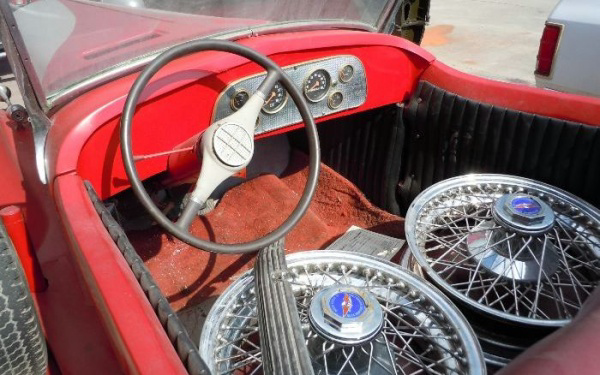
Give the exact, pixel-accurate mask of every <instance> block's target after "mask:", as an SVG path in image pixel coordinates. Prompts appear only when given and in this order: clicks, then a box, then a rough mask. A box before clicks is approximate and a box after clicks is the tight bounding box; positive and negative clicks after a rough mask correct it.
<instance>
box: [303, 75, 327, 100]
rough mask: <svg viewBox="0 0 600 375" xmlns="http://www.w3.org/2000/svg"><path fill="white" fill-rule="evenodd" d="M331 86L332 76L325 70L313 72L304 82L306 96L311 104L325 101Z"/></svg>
mask: <svg viewBox="0 0 600 375" xmlns="http://www.w3.org/2000/svg"><path fill="white" fill-rule="evenodd" d="M330 86H331V76H330V75H329V73H327V71H326V70H324V69H318V70H315V71H314V72H312V73H311V74H310V75H309V76H308V77H307V78H306V80H305V81H304V95H305V96H306V98H307V99H308V100H310V101H311V102H315V103H316V102H318V101H320V100H321V99H323V98H324V97H325V96H326V95H327V92H328V91H329V87H330Z"/></svg>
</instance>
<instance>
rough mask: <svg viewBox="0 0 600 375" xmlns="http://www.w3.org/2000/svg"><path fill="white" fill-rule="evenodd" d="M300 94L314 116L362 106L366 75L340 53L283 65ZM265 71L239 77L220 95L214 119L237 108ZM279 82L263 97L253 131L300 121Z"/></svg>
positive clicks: (356, 61) (354, 60)
mask: <svg viewBox="0 0 600 375" xmlns="http://www.w3.org/2000/svg"><path fill="white" fill-rule="evenodd" d="M283 71H284V72H285V73H287V74H288V75H289V76H290V78H291V79H292V81H293V82H294V83H295V84H296V86H297V87H298V88H299V89H300V91H301V92H302V93H303V95H304V98H305V99H306V100H307V103H308V107H309V108H310V110H311V112H312V114H313V116H314V117H315V118H319V117H323V116H327V115H330V114H332V113H336V112H341V111H345V110H348V109H352V108H356V107H359V106H361V105H362V104H364V103H365V101H366V100H367V76H366V74H365V68H364V66H363V64H362V62H361V61H360V60H359V59H358V58H357V57H355V56H351V55H340V56H334V57H328V58H324V59H319V60H314V61H309V62H304V63H300V64H295V65H290V66H286V67H284V68H283ZM265 75H266V73H262V74H259V75H255V76H251V77H247V78H244V79H242V80H239V81H237V82H234V83H232V84H231V85H229V86H227V88H226V89H225V90H224V91H223V92H222V93H221V94H220V95H219V98H218V99H217V103H216V106H215V110H214V113H213V121H218V120H220V119H222V118H224V117H227V116H229V115H230V114H232V113H233V112H235V111H237V110H239V109H240V108H241V107H242V106H243V105H244V104H245V103H246V101H247V100H248V99H249V98H250V96H251V95H252V94H253V93H254V92H255V91H256V89H257V88H258V86H260V84H261V83H262V81H263V79H264V78H265ZM288 99H289V95H288V93H287V91H286V90H285V89H284V87H283V85H282V84H281V83H279V82H278V83H277V84H276V85H275V86H274V87H273V89H272V90H271V92H270V93H269V95H268V96H267V98H266V102H265V104H264V105H263V108H262V111H261V113H260V115H259V118H258V122H257V126H256V134H261V133H266V132H270V131H273V130H277V129H281V128H284V127H286V126H289V125H293V124H296V123H299V122H301V121H302V118H301V117H300V112H298V109H297V108H296V105H295V104H294V102H293V100H288Z"/></svg>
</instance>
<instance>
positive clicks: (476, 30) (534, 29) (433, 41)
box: [422, 0, 558, 85]
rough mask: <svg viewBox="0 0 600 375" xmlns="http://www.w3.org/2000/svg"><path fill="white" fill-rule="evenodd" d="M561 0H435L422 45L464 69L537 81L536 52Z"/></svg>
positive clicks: (504, 77) (494, 76) (533, 82)
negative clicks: (548, 19) (549, 16)
mask: <svg viewBox="0 0 600 375" xmlns="http://www.w3.org/2000/svg"><path fill="white" fill-rule="evenodd" d="M557 3H558V0H431V11H430V16H431V19H430V24H429V26H428V27H427V29H426V31H425V37H424V39H423V43H422V46H423V47H424V48H425V49H427V50H428V51H430V52H431V53H433V54H434V55H435V56H436V57H437V58H438V59H439V60H440V61H442V62H443V63H445V64H447V65H449V66H451V67H453V68H455V69H458V70H461V71H463V72H467V73H471V74H475V75H479V76H484V77H488V78H492V79H497V80H501V81H508V82H518V83H527V84H531V85H534V84H535V78H534V75H533V71H534V70H535V64H536V56H537V52H538V47H539V43H540V38H541V36H542V31H543V30H544V23H545V22H546V19H547V18H548V15H549V14H550V12H551V11H552V9H553V8H554V6H555V5H556V4H557Z"/></svg>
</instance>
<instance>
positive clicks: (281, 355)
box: [254, 239, 314, 375]
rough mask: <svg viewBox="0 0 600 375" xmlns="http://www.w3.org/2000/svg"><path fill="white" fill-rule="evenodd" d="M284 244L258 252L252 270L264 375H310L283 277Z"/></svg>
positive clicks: (297, 318)
mask: <svg viewBox="0 0 600 375" xmlns="http://www.w3.org/2000/svg"><path fill="white" fill-rule="evenodd" d="M283 243H284V240H283V239H280V240H279V241H277V242H275V243H274V244H272V245H270V246H268V247H266V248H264V249H262V250H261V251H260V252H259V253H258V257H257V259H256V264H255V266H254V280H255V283H256V296H257V299H258V327H259V329H260V331H259V332H260V346H261V352H262V365H263V372H264V374H265V375H280V374H287V375H313V374H314V371H313V368H312V363H311V359H310V354H309V352H308V348H307V347H306V343H305V342H304V333H303V331H302V323H301V322H300V315H299V313H298V309H297V308H296V299H295V297H294V293H293V292H292V287H291V285H290V283H289V282H288V281H287V279H286V276H285V273H286V272H287V264H286V262H285V252H284V249H283Z"/></svg>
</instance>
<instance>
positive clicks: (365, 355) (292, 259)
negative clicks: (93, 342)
mask: <svg viewBox="0 0 600 375" xmlns="http://www.w3.org/2000/svg"><path fill="white" fill-rule="evenodd" d="M287 263H288V273H287V277H288V279H289V281H290V283H291V285H292V289H293V292H294V295H295V297H296V301H297V308H298V311H299V315H300V316H299V318H300V320H301V323H302V329H303V331H304V337H305V339H306V341H305V342H306V345H307V347H308V350H309V352H310V354H311V358H312V361H313V368H314V369H315V374H325V375H327V374H340V375H342V374H354V375H363V374H365V375H367V374H368V375H379V374H392V375H395V374H414V375H418V374H484V373H485V367H484V362H483V356H482V354H481V348H480V347H479V344H478V342H477V340H476V339H475V336H474V334H473V331H472V330H471V328H470V326H469V325H468V323H467V322H466V320H465V318H464V317H463V316H462V314H461V313H460V312H459V311H458V309H457V308H456V307H454V306H453V305H452V304H451V303H450V301H449V300H448V299H447V298H446V297H445V296H444V295H443V294H441V293H440V292H439V291H437V290H436V289H434V288H433V287H432V286H430V285H429V284H428V283H426V282H425V281H423V280H421V279H418V278H416V277H414V276H412V275H410V274H409V273H408V272H405V271H403V270H401V269H399V268H398V267H395V266H394V265H393V264H391V263H388V262H384V261H381V260H379V259H376V258H374V257H370V256H366V255H357V254H352V253H348V252H341V251H325V250H323V251H310V252H303V253H296V254H292V255H290V256H288V257H287ZM327 295H328V296H331V298H330V299H327V298H326V297H323V296H327ZM348 296H350V298H348ZM338 297H339V298H338ZM342 297H344V299H345V300H346V302H347V301H348V300H350V299H352V300H353V301H354V303H353V304H352V303H350V304H349V305H347V304H341V305H340V306H348V311H347V312H348V315H347V316H348V317H350V316H351V315H352V314H354V313H356V314H358V313H359V312H362V311H364V312H365V315H363V317H364V318H365V319H363V320H361V324H356V323H357V322H358V320H355V321H351V319H350V318H348V319H350V320H347V321H345V322H344V319H342V318H340V319H338V320H337V321H336V322H333V321H332V320H331V319H325V323H323V322H324V321H323V319H320V318H322V317H323V316H325V317H327V316H328V315H327V314H328V313H326V312H325V311H324V310H319V309H318V308H317V307H320V305H319V304H320V303H324V304H326V305H331V306H333V305H332V303H333V302H332V301H337V300H338V299H339V300H341V299H342ZM322 298H323V299H322ZM357 298H358V299H357ZM359 300H360V301H362V302H366V304H365V305H364V306H363V305H362V302H361V303H357V301H359ZM256 303H257V300H256V296H255V294H254V281H253V276H252V273H251V272H248V273H246V274H244V275H243V276H241V277H240V278H239V279H238V280H237V281H236V282H234V283H233V284H232V285H231V286H230V287H229V288H228V290H227V291H226V293H224V294H223V295H222V296H221V297H219V299H218V300H217V301H216V303H215V305H214V307H213V308H212V310H211V311H210V313H209V315H208V317H207V319H206V322H205V326H204V328H203V330H202V335H201V338H200V345H199V348H200V354H201V355H202V357H203V358H204V359H205V361H206V362H207V363H208V365H209V367H210V368H211V369H212V370H213V371H214V373H215V374H262V357H261V351H260V341H259V340H258V334H259V327H258V320H257V315H256V309H257V306H256ZM360 306H362V307H365V308H364V309H363V310H361V307H360ZM378 309H380V310H378ZM317 310H318V311H320V313H318V314H317V316H315V311H317ZM373 311H374V312H373ZM377 311H380V312H381V315H379V313H378V312H377ZM369 312H373V313H372V314H370V313H369ZM329 314H333V313H332V312H331V311H330V312H329ZM344 315H346V314H344ZM330 317H333V315H331V316H330ZM377 319H381V321H380V322H379V321H378V320H377ZM338 323H339V324H338ZM357 332H365V335H362V336H361V335H360V334H357ZM342 341H344V342H342Z"/></svg>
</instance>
